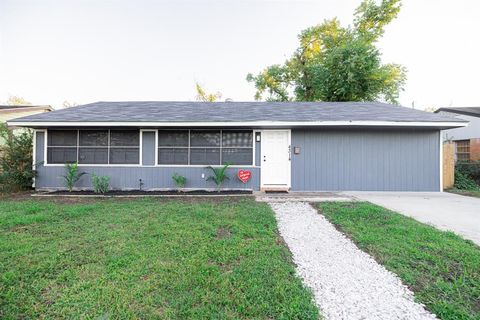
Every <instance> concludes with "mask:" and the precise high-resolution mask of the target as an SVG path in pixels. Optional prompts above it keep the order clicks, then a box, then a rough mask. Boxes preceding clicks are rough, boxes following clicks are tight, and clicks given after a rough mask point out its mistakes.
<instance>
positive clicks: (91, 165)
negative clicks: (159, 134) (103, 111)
mask: <svg viewBox="0 0 480 320" xmlns="http://www.w3.org/2000/svg"><path fill="white" fill-rule="evenodd" d="M67 130H68V129H67ZM70 130H71V129H70ZM76 130H77V146H76V147H77V163H78V156H79V151H78V149H79V148H80V146H79V139H80V134H79V131H80V130H83V129H76ZM85 130H88V129H85ZM38 131H40V130H38ZM44 132H45V140H44V146H43V159H44V161H43V163H44V164H43V165H44V166H45V167H64V166H65V164H64V163H48V161H47V160H48V158H47V149H48V145H47V144H48V129H45V131H44ZM108 133H109V134H108V139H109V140H110V129H108ZM139 139H140V141H139V152H140V154H139V157H138V159H139V163H138V164H136V163H135V164H108V163H99V164H94V163H78V166H79V167H142V151H143V150H142V148H143V145H142V132H141V129H140V133H139ZM109 143H110V141H109ZM108 149H109V156H110V146H109V147H108ZM109 161H110V160H109Z"/></svg>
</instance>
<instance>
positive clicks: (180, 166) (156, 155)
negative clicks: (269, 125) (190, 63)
mask: <svg viewBox="0 0 480 320" xmlns="http://www.w3.org/2000/svg"><path fill="white" fill-rule="evenodd" d="M160 130H162V131H175V130H176V131H188V147H185V148H188V162H189V164H159V163H158V148H159V145H158V132H159V131H160ZM198 130H202V129H198ZM203 130H208V131H210V130H212V129H203ZM216 130H219V131H220V144H221V143H222V141H221V137H222V134H221V133H222V132H223V131H232V130H236V129H216ZM241 130H244V131H252V143H253V144H252V147H251V148H252V164H248V165H230V166H228V167H229V168H260V166H256V165H255V149H256V146H255V133H256V132H260V131H255V130H253V129H241ZM190 131H191V129H157V134H156V138H155V167H160V168H162V167H163V168H205V167H208V166H211V167H213V168H222V167H223V166H224V165H221V164H213V165H209V164H190ZM194 148H195V147H194ZM199 148H209V147H199ZM211 148H219V147H211ZM232 148H233V147H232ZM244 148H248V149H250V147H244ZM220 149H221V148H220ZM220 161H221V158H220Z"/></svg>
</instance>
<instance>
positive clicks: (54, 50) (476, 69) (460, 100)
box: [0, 0, 480, 109]
mask: <svg viewBox="0 0 480 320" xmlns="http://www.w3.org/2000/svg"><path fill="white" fill-rule="evenodd" d="M359 3H360V0H355V1H354V0H316V1H314V0H174V1H148V0H135V1H122V0H116V1H102V0H91V1H86V0H75V1H73V0H72V1H66V0H58V1H55V0H50V1H48V0H45V1H41V0H0V101H4V100H6V99H7V98H8V95H9V94H13V95H19V96H22V97H24V98H25V99H26V100H28V101H31V102H33V103H35V104H50V105H52V106H54V107H59V106H60V105H61V103H62V102H63V101H64V100H69V101H71V102H77V103H89V102H94V101H99V100H103V101H118V100H193V99H194V97H195V81H199V82H200V83H202V84H203V85H204V86H205V88H206V89H207V91H221V92H222V93H223V98H231V99H233V100H234V101H249V100H253V94H254V92H255V90H254V88H253V86H252V84H250V83H247V82H246V80H245V76H246V74H247V73H248V72H254V73H255V72H258V71H260V70H261V69H262V68H264V67H265V66H267V65H270V64H274V63H282V62H283V61H284V60H285V59H286V58H288V57H289V56H290V55H291V53H292V52H293V50H294V49H295V48H296V47H297V45H298V42H297V34H298V33H299V32H300V31H301V30H302V29H305V28H307V27H309V26H312V25H314V24H318V23H321V22H322V21H323V20H324V19H329V18H332V17H334V16H337V17H338V18H339V19H340V20H341V22H342V23H343V24H349V23H351V22H352V14H353V11H354V9H355V8H356V7H357V6H358V4H359ZM479 35H480V1H478V0H457V1H453V0H449V1H447V0H420V1H419V0H416V1H415V0H405V1H404V2H403V7H402V10H401V12H400V14H399V16H398V18H397V20H395V21H394V22H393V23H392V24H391V25H389V26H388V27H387V30H386V33H385V36H384V38H383V39H382V40H381V42H380V43H379V46H380V49H381V52H382V53H383V57H382V59H383V61H384V62H395V63H400V64H403V65H404V66H405V67H406V68H407V69H408V80H407V86H406V90H405V91H404V92H403V93H402V94H401V96H400V102H401V104H403V105H405V106H411V105H412V101H415V106H416V107H417V108H419V109H423V108H424V107H444V106H449V105H454V106H472V105H476V106H478V105H480V80H479V79H480V40H479V38H480V37H479Z"/></svg>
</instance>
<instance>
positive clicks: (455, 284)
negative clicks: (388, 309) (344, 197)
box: [317, 202, 480, 319]
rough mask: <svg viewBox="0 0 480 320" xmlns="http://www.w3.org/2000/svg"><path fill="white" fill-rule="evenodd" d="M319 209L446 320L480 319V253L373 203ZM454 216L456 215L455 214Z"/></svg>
mask: <svg viewBox="0 0 480 320" xmlns="http://www.w3.org/2000/svg"><path fill="white" fill-rule="evenodd" d="M317 207H318V209H319V211H320V212H321V213H323V214H324V215H325V216H326V217H327V218H328V219H329V220H330V221H331V222H332V223H333V224H335V225H336V226H337V227H338V228H339V229H341V230H342V231H343V232H344V233H345V234H347V235H348V236H349V237H351V238H352V240H353V241H354V242H355V243H356V244H357V245H358V246H359V247H360V248H361V249H362V250H364V251H366V252H367V253H369V254H371V255H372V256H373V257H374V258H375V259H376V260H377V261H378V262H379V263H381V264H383V265H384V266H385V267H386V268H387V269H388V270H390V271H392V272H394V273H396V274H397V275H398V276H399V277H400V278H401V279H402V280H403V282H404V283H405V284H407V285H408V286H409V287H410V288H411V289H412V290H413V291H414V292H415V297H416V299H417V301H419V302H421V303H424V304H425V305H426V306H427V308H428V309H429V310H430V311H432V312H433V313H435V314H436V315H437V316H438V317H439V318H441V319H480V248H479V247H478V246H476V245H475V244H473V243H472V242H470V241H466V240H463V239H462V238H460V237H458V236H457V235H455V234H453V233H451V232H443V231H439V230H437V229H435V228H433V227H430V226H427V225H425V224H422V223H419V222H417V221H415V220H413V219H411V218H408V217H405V216H403V215H400V214H398V213H395V212H392V211H389V210H387V209H385V208H382V207H379V206H376V205H373V204H370V203H357V202H356V203H321V204H318V206H317ZM452 214H455V213H454V212H452Z"/></svg>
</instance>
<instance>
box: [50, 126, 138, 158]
mask: <svg viewBox="0 0 480 320" xmlns="http://www.w3.org/2000/svg"><path fill="white" fill-rule="evenodd" d="M47 137H48V139H47V163H48V164H65V163H74V162H78V163H79V164H104V165H108V164H139V163H140V131H139V130H106V129H103V130H83V129H81V130H48V132H47Z"/></svg>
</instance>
